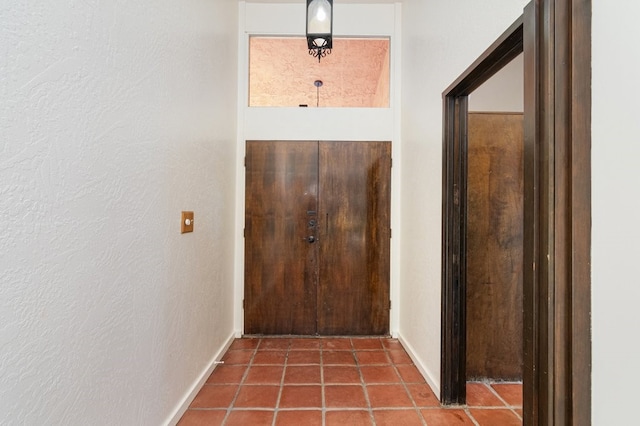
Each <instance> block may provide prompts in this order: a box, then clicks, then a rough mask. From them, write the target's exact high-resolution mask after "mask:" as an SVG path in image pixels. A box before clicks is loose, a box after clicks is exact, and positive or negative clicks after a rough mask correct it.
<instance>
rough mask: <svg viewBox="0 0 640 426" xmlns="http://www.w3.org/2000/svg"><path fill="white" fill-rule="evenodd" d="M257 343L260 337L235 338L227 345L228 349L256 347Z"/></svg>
mask: <svg viewBox="0 0 640 426" xmlns="http://www.w3.org/2000/svg"><path fill="white" fill-rule="evenodd" d="M259 343H260V339H254V338H242V339H235V340H234V341H233V342H232V343H231V346H229V350H237V349H255V348H257V347H258V344H259Z"/></svg>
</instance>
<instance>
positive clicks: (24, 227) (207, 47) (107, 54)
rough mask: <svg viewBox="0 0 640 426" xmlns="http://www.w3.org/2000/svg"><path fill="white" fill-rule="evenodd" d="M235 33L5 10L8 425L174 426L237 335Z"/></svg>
mask: <svg viewBox="0 0 640 426" xmlns="http://www.w3.org/2000/svg"><path fill="white" fill-rule="evenodd" d="M236 22H237V5H236V2H235V1H233V0H225V1H219V0H216V1H210V0H183V1H179V2H178V1H169V0H154V1H151V0H137V1H124V0H112V1H97V0H84V1H80V0H58V1H48V2H47V1H39V2H23V1H17V0H5V1H3V2H2V3H1V4H0V424H3V425H4V424H27V425H43V424H65V425H81V424H83V425H89V424H91V425H101V424H104V425H116V424H119V425H145V424H146V425H157V424H161V423H163V422H166V421H168V420H169V419H170V418H171V416H172V415H173V413H174V412H175V410H177V408H178V407H179V406H180V404H181V402H182V401H183V399H184V398H185V397H186V396H187V395H188V394H189V391H190V390H191V387H192V386H194V384H196V383H197V381H198V379H199V378H200V377H201V375H202V374H203V372H204V371H205V370H206V369H207V368H208V367H209V365H210V363H211V361H212V359H213V357H214V356H215V354H216V353H217V351H219V350H220V349H221V348H222V347H223V345H224V344H225V342H226V341H227V339H228V338H229V336H230V335H231V333H232V331H233V330H232V326H233V324H232V318H233V313H232V295H233V276H232V274H233V258H232V255H233V248H234V240H233V226H234V215H235V212H234V209H233V206H234V197H235V193H234V188H235V184H234V181H235V170H234V163H235V136H236V128H235V107H234V105H235V103H236V95H237V93H236V90H235V87H236V81H237V73H236V65H235V64H236V54H237V53H236V47H237V46H236V44H235V41H236V36H237V30H236V28H237V26H236V25H237V24H236ZM181 210H195V229H196V231H195V232H194V233H193V234H187V235H180V233H179V230H180V228H179V217H180V211H181Z"/></svg>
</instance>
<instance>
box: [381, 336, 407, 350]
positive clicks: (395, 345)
mask: <svg viewBox="0 0 640 426" xmlns="http://www.w3.org/2000/svg"><path fill="white" fill-rule="evenodd" d="M382 346H384V348H385V349H402V350H404V348H403V347H402V343H400V341H399V340H398V339H382Z"/></svg>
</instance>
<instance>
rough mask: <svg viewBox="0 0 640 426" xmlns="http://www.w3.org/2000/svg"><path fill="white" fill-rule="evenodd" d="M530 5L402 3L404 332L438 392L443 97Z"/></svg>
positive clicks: (502, 0)
mask: <svg viewBox="0 0 640 426" xmlns="http://www.w3.org/2000/svg"><path fill="white" fill-rule="evenodd" d="M526 4H527V1H525V0H518V1H513V0H489V1H483V2H477V1H474V0H460V1H456V2H450V1H438V2H424V1H412V0H405V1H404V3H403V14H402V16H403V20H402V40H403V48H402V87H403V91H402V111H401V115H402V152H403V153H404V155H403V157H402V163H401V166H400V168H401V181H402V202H401V211H402V213H401V222H402V234H401V235H400V238H401V252H402V255H401V264H400V269H401V286H400V300H399V302H400V328H399V332H400V336H401V337H402V338H403V341H404V343H405V345H406V346H408V347H409V348H410V349H411V351H412V352H413V353H414V355H415V356H416V357H417V358H418V362H419V363H420V364H421V365H422V367H423V369H424V370H425V372H426V374H427V375H428V378H429V383H430V384H431V385H432V386H433V387H435V388H436V390H439V384H440V312H441V309H440V289H441V282H440V275H441V274H440V271H441V261H440V258H441V211H442V197H441V190H442V92H443V91H444V89H446V88H447V87H448V86H449V85H450V84H451V83H452V82H453V81H454V80H455V79H456V78H457V77H458V76H459V75H460V74H461V73H462V72H463V71H464V70H465V69H466V68H467V67H468V66H469V65H471V63H472V62H473V61H474V60H475V59H476V58H477V57H478V56H479V55H480V54H481V53H482V52H483V51H484V50H485V49H486V48H488V47H489V45H490V44H491V43H493V42H494V41H495V40H496V39H497V38H498V37H499V36H500V34H502V32H504V31H505V30H506V29H507V28H508V27H509V26H510V25H511V24H512V23H513V22H514V21H515V20H516V19H517V18H518V17H519V16H520V15H521V14H522V10H523V8H524V6H525V5H526ZM456 28H459V29H460V34H457V33H456V32H455V30H456Z"/></svg>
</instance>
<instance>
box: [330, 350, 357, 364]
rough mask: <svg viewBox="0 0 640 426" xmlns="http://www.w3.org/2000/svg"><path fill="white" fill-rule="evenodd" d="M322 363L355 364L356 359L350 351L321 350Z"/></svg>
mask: <svg viewBox="0 0 640 426" xmlns="http://www.w3.org/2000/svg"><path fill="white" fill-rule="evenodd" d="M322 363H323V364H324V365H356V359H355V358H354V356H353V352H351V351H322Z"/></svg>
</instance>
